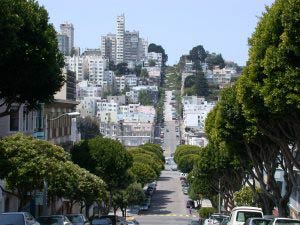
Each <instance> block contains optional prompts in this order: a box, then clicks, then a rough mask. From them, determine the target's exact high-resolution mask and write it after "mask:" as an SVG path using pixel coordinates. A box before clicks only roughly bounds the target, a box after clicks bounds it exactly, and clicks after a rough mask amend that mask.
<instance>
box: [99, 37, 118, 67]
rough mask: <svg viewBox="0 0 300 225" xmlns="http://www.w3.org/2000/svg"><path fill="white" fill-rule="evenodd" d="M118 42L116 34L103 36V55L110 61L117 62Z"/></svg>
mask: <svg viewBox="0 0 300 225" xmlns="http://www.w3.org/2000/svg"><path fill="white" fill-rule="evenodd" d="M116 42H117V39H116V35H115V34H111V33H109V34H107V35H106V36H101V53H102V55H103V56H104V57H105V58H107V59H109V61H113V62H116V47H117V43H116Z"/></svg>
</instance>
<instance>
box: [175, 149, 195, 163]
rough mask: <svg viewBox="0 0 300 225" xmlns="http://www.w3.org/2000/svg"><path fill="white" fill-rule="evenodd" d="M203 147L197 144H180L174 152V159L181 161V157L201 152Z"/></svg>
mask: <svg viewBox="0 0 300 225" xmlns="http://www.w3.org/2000/svg"><path fill="white" fill-rule="evenodd" d="M200 151H201V148H200V147H198V146H195V145H179V146H178V147H177V148H176V150H175V154H174V161H175V162H176V163H178V162H179V160H180V158H181V157H183V156H185V155H188V154H196V155H197V154H199V153H200Z"/></svg>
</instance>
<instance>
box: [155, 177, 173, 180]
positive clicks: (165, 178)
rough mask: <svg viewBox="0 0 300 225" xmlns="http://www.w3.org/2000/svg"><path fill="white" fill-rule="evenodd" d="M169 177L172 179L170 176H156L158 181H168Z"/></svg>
mask: <svg viewBox="0 0 300 225" xmlns="http://www.w3.org/2000/svg"><path fill="white" fill-rule="evenodd" d="M170 179H172V177H160V178H158V181H168V180H170Z"/></svg>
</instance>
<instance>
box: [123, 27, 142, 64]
mask: <svg viewBox="0 0 300 225" xmlns="http://www.w3.org/2000/svg"><path fill="white" fill-rule="evenodd" d="M138 60H139V32H138V31H132V32H130V31H126V32H125V37H124V61H125V62H134V63H135V62H137V61H138Z"/></svg>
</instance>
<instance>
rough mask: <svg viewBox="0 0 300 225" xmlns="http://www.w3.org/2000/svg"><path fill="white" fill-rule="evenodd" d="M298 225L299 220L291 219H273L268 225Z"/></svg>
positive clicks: (299, 223) (299, 224)
mask: <svg viewBox="0 0 300 225" xmlns="http://www.w3.org/2000/svg"><path fill="white" fill-rule="evenodd" d="M275 224H276V225H300V220H297V219H291V218H282V217H278V218H274V219H272V220H271V221H270V222H269V225H275Z"/></svg>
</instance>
